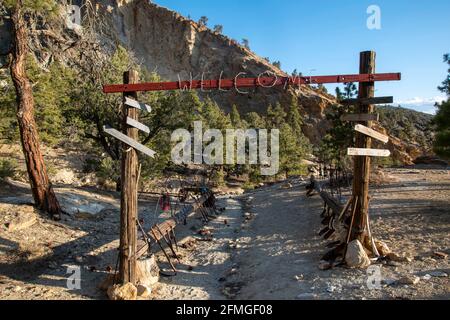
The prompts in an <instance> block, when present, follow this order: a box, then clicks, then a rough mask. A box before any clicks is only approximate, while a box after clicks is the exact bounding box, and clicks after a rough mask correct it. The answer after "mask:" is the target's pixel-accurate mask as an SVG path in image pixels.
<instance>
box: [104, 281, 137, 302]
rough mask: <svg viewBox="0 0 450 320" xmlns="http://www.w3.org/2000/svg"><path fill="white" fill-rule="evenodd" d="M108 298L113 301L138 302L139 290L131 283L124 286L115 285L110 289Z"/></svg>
mask: <svg viewBox="0 0 450 320" xmlns="http://www.w3.org/2000/svg"><path fill="white" fill-rule="evenodd" d="M107 293H108V297H109V299H111V300H136V298H137V288H136V287H135V286H134V285H133V284H132V283H130V282H128V283H127V284H124V285H118V284H116V285H113V286H111V287H109V288H108V291H107Z"/></svg>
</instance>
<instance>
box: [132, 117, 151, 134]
mask: <svg viewBox="0 0 450 320" xmlns="http://www.w3.org/2000/svg"><path fill="white" fill-rule="evenodd" d="M127 124H128V125H129V126H132V127H134V128H136V129H139V130H141V131H143V132H145V133H150V128H149V127H147V126H146V125H145V124H142V123H140V122H139V121H136V120H134V119H132V118H130V117H127Z"/></svg>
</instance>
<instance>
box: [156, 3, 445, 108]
mask: <svg viewBox="0 0 450 320" xmlns="http://www.w3.org/2000/svg"><path fill="white" fill-rule="evenodd" d="M155 2H156V3H157V4H159V5H161V6H164V7H167V8H170V9H172V10H175V11H177V12H179V13H181V14H182V15H184V16H187V15H190V17H191V18H192V19H193V20H198V19H199V18H200V17H201V16H203V15H204V16H207V17H208V18H209V22H208V26H210V27H213V26H214V25H216V24H221V25H223V27H224V31H223V33H224V34H226V35H227V36H229V37H231V38H234V39H236V40H239V41H240V40H241V39H242V38H246V39H249V41H250V47H251V49H252V51H254V52H255V53H256V54H258V55H260V56H262V57H269V58H270V59H271V61H275V60H279V61H281V65H282V69H283V70H285V71H287V72H291V71H292V70H294V69H297V70H299V71H301V72H303V74H305V75H309V74H311V75H327V74H346V73H358V59H359V52H360V51H364V50H375V51H376V52H377V72H401V73H402V77H403V79H402V81H400V82H384V83H377V84H376V89H377V91H376V95H377V96H385V95H392V96H394V100H395V102H396V103H400V104H402V106H404V107H408V108H412V109H415V110H419V111H423V112H428V113H433V112H434V107H433V105H434V101H435V100H440V99H443V98H445V96H444V95H443V94H442V93H441V92H439V91H438V90H437V86H438V85H439V84H440V83H441V82H442V80H444V79H445V77H446V74H447V67H446V65H445V64H444V63H443V61H442V56H443V54H444V53H446V52H450V18H449V13H450V1H448V0H432V1H411V0H409V1H406V0H395V1H392V0H390V1H388V0H372V1H366V0H341V1H333V0H315V1H310V0H309V1H304V0H290V1H288V0H286V1H282V0H258V1H256V0H239V1H238V0H228V1H214V0H191V1H186V0H156V1H155ZM370 5H377V6H379V8H380V9H381V29H380V30H369V29H368V28H367V23H366V22H367V19H368V17H369V14H367V12H366V11H367V8H368V7H369V6H370ZM334 87H335V85H333V86H331V87H328V89H329V90H332V92H333V93H334Z"/></svg>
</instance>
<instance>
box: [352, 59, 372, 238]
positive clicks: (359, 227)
mask: <svg viewBox="0 0 450 320" xmlns="http://www.w3.org/2000/svg"><path fill="white" fill-rule="evenodd" d="M375 57H376V54H375V52H374V51H364V52H361V53H360V61H359V73H361V74H369V73H375ZM374 92H375V83H374V82H365V83H363V82H360V84H359V94H358V98H359V99H364V98H373V97H374ZM372 112H373V105H365V104H361V103H360V104H359V113H372ZM360 124H363V125H365V126H367V127H369V128H370V127H371V126H372V121H368V122H360ZM371 145H372V140H371V138H370V137H369V136H367V135H365V134H362V133H359V132H357V133H356V147H357V148H370V147H371ZM353 175H354V177H353V199H356V200H357V201H355V202H354V203H353V210H354V211H352V212H355V216H354V224H353V228H352V231H351V237H350V240H355V239H358V240H360V241H361V243H362V244H364V243H365V239H366V236H367V230H366V221H367V220H366V219H367V215H368V210H369V176H370V157H368V156H355V157H354V171H353ZM355 206H356V208H355Z"/></svg>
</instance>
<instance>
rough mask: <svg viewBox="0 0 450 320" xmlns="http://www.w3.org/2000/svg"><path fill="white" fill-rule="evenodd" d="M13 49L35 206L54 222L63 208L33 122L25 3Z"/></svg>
mask: <svg viewBox="0 0 450 320" xmlns="http://www.w3.org/2000/svg"><path fill="white" fill-rule="evenodd" d="M11 19H12V22H13V25H14V27H13V31H14V38H13V39H14V47H13V50H12V61H11V78H12V80H13V83H14V87H15V89H16V96H17V121H18V123H19V130H20V138H21V142H22V149H23V153H24V156H25V163H26V165H27V171H28V176H29V179H30V184H31V191H32V193H33V198H34V203H35V205H36V206H37V207H38V208H39V209H41V210H44V211H46V212H48V213H49V214H50V215H51V216H52V217H53V218H55V219H58V218H60V216H61V207H60V206H59V203H58V200H57V199H56V196H55V193H54V192H53V188H52V186H51V184H50V182H49V179H48V174H47V169H46V167H45V163H44V159H43V157H42V153H41V149H40V146H39V136H38V132H37V127H36V121H35V119H34V98H33V92H32V87H31V83H30V80H29V79H28V77H27V74H26V71H25V65H26V58H27V46H28V38H27V29H26V26H25V20H24V17H23V11H22V1H20V0H17V4H16V6H15V8H14V9H13V12H12V16H11Z"/></svg>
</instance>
